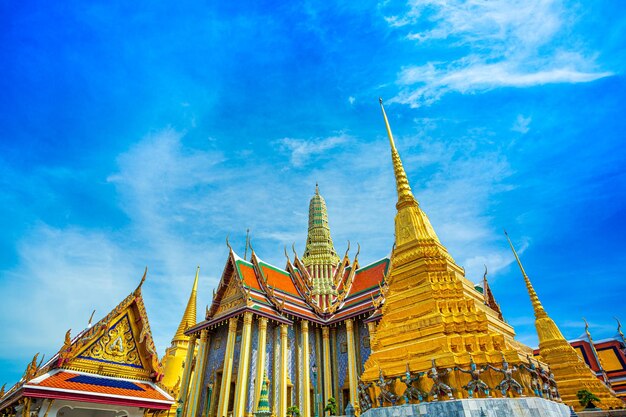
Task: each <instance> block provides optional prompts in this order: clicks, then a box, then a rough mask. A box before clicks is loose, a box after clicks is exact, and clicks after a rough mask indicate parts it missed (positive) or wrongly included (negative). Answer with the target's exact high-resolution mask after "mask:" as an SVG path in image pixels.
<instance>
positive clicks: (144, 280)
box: [135, 266, 148, 295]
mask: <svg viewBox="0 0 626 417" xmlns="http://www.w3.org/2000/svg"><path fill="white" fill-rule="evenodd" d="M147 274H148V267H147V266H146V269H144V270H143V276H142V277H141V281H139V285H138V286H137V289H136V290H135V295H138V294H139V292H141V286H142V285H143V283H144V282H146V275H147Z"/></svg>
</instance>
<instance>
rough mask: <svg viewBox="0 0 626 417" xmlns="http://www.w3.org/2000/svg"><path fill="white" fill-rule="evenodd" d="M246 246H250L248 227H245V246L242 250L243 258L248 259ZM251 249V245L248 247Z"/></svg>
mask: <svg viewBox="0 0 626 417" xmlns="http://www.w3.org/2000/svg"><path fill="white" fill-rule="evenodd" d="M248 246H250V229H246V248H245V249H244V252H243V260H244V261H247V260H248ZM250 248H251V249H252V247H250Z"/></svg>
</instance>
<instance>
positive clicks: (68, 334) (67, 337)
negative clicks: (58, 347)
mask: <svg viewBox="0 0 626 417" xmlns="http://www.w3.org/2000/svg"><path fill="white" fill-rule="evenodd" d="M71 333H72V329H69V330H68V331H67V332H66V333H65V340H64V341H63V349H67V348H69V347H70V346H71V345H72V337H71Z"/></svg>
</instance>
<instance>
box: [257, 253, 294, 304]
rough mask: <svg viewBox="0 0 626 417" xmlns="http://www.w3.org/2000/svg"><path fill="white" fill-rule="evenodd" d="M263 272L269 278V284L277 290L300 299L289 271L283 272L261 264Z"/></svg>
mask: <svg viewBox="0 0 626 417" xmlns="http://www.w3.org/2000/svg"><path fill="white" fill-rule="evenodd" d="M259 266H260V267H261V271H263V274H264V275H265V276H266V277H267V283H268V284H269V285H271V286H272V287H274V288H275V289H277V290H280V291H283V292H286V293H288V294H291V295H294V296H296V297H300V294H299V293H298V290H297V289H296V286H295V284H294V283H293V281H292V279H291V275H289V273H288V272H287V271H282V270H279V269H278V268H276V267H275V266H271V265H268V264H266V263H261V262H259Z"/></svg>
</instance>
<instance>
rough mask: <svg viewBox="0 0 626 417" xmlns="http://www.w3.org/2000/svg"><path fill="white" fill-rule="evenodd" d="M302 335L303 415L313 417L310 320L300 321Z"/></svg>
mask: <svg viewBox="0 0 626 417" xmlns="http://www.w3.org/2000/svg"><path fill="white" fill-rule="evenodd" d="M300 332H301V335H302V390H303V393H302V394H303V395H302V401H303V404H302V417H311V388H310V383H311V378H310V377H309V322H308V321H306V320H302V322H301V323H300Z"/></svg>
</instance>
